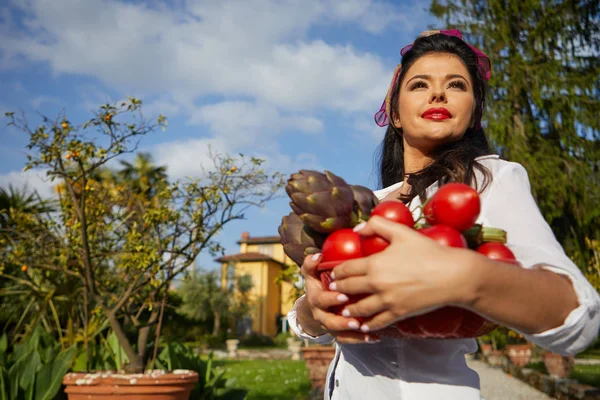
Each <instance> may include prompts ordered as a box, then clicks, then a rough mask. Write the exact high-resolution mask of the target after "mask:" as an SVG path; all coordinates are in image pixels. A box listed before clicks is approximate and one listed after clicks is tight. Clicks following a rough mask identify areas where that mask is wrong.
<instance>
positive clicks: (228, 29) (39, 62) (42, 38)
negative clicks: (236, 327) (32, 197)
mask: <svg viewBox="0 0 600 400" xmlns="http://www.w3.org/2000/svg"><path fill="white" fill-rule="evenodd" d="M0 3H1V5H0V112H1V115H2V116H4V113H5V112H6V111H19V110H23V111H24V112H25V113H26V114H27V115H28V117H29V118H30V119H31V121H32V122H36V121H39V120H36V115H37V113H40V114H43V115H46V116H48V117H55V116H56V115H57V113H58V112H60V111H61V110H65V111H66V113H67V115H68V116H69V119H70V120H71V121H74V122H76V123H80V122H84V121H86V120H87V119H89V118H90V116H91V112H90V111H91V110H92V109H95V108H96V107H98V106H99V105H101V104H104V103H113V102H115V101H117V100H120V99H123V98H124V97H125V96H128V95H129V96H134V97H138V98H140V99H142V100H143V102H144V112H145V115H146V116H152V115H158V113H162V114H164V115H166V116H167V117H168V118H169V126H168V129H167V131H166V132H164V133H163V132H161V131H160V130H158V131H156V132H155V133H153V134H151V135H149V136H147V137H146V138H145V139H144V140H143V141H142V143H141V149H140V150H143V151H149V152H150V153H152V155H153V156H154V158H155V161H156V162H157V163H158V164H160V165H166V166H167V168H168V173H169V175H170V177H171V178H181V177H186V176H198V174H199V173H200V166H201V163H202V160H203V159H205V158H206V153H207V150H208V147H207V146H208V145H209V144H210V145H211V146H213V148H215V149H216V150H218V151H220V152H228V153H231V154H236V153H238V152H243V153H245V154H248V155H256V156H259V157H262V158H264V159H266V160H267V166H268V168H269V169H270V170H278V171H281V172H283V173H285V174H290V173H292V172H294V171H297V170H299V169H317V170H324V169H328V170H330V171H332V172H334V173H336V174H338V175H340V176H342V177H343V178H344V179H346V181H348V182H349V183H352V184H361V185H364V186H367V187H370V188H376V184H377V179H376V170H375V169H374V166H375V165H374V159H373V154H374V152H375V151H376V149H377V146H378V144H379V141H380V140H381V139H382V137H383V134H384V129H383V128H378V127H377V126H376V125H375V124H374V123H373V114H374V113H375V112H376V111H377V110H378V109H379V107H380V105H381V102H382V100H383V97H384V95H385V92H386V89H387V86H388V84H389V80H390V79H391V73H392V70H393V69H394V67H395V65H396V64H397V62H398V61H399V50H400V49H401V48H402V47H403V46H404V45H405V44H407V43H410V42H411V41H412V40H413V38H414V37H416V36H417V35H418V33H419V32H421V31H423V30H425V29H427V28H428V27H430V26H432V25H435V24H436V21H435V19H434V18H433V17H431V16H430V15H428V13H427V12H426V10H425V8H426V7H427V4H425V3H422V2H419V1H412V0H402V1H393V2H392V1H389V2H385V1H375V0H343V1H342V0H321V1H317V0H293V1H291V0H290V1H275V0H227V1H222V0H197V1H193V0H172V1H166V2H163V1H117V0H15V1H11V0H9V1H7V0H5V1H4V2H0ZM26 141H27V138H26V137H25V135H24V134H22V133H20V132H17V131H15V130H13V129H10V128H7V127H6V124H5V123H2V124H1V125H0V143H1V144H0V185H2V186H3V185H7V184H9V183H10V184H15V185H24V184H27V185H28V186H30V187H32V188H36V189H38V190H39V191H40V192H41V193H43V194H44V193H50V190H49V188H50V185H49V183H48V182H45V181H44V180H43V179H41V178H40V175H38V174H36V172H35V171H33V172H28V173H27V174H23V173H22V172H21V170H22V168H23V166H24V163H25V159H26V158H25V154H26V153H25V151H26V149H25V144H26ZM288 212H289V205H288V199H287V198H281V199H279V200H277V201H274V202H271V203H269V204H268V206H267V207H266V208H265V209H261V210H258V209H256V210H252V211H250V212H248V213H247V214H246V217H247V218H246V220H244V221H235V222H233V223H231V224H230V225H229V226H228V227H226V229H225V230H224V232H223V233H222V234H221V235H220V237H219V240H220V241H221V243H222V244H223V245H224V246H225V248H226V249H227V251H226V252H227V253H228V254H231V253H236V252H237V251H238V245H237V244H236V241H237V240H238V239H239V237H240V234H241V232H243V231H248V232H250V234H251V235H252V236H262V235H274V234H277V227H278V225H279V223H280V221H281V217H282V216H283V215H285V214H287V213H288ZM197 265H198V266H200V267H202V268H204V269H211V268H214V267H216V266H217V264H216V263H215V262H214V261H213V260H212V257H210V256H209V255H202V256H201V257H199V259H198V260H197Z"/></svg>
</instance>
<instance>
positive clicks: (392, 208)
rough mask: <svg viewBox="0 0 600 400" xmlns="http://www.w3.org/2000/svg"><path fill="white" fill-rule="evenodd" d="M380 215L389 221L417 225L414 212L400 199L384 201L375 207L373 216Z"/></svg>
mask: <svg viewBox="0 0 600 400" xmlns="http://www.w3.org/2000/svg"><path fill="white" fill-rule="evenodd" d="M373 215H378V216H380V217H383V218H385V219H387V220H389V221H392V222H396V223H399V224H403V225H406V226H410V227H411V228H412V227H413V226H414V225H415V220H414V218H413V216H412V213H411V212H410V210H409V209H408V207H406V205H405V204H404V203H402V202H400V201H394V200H388V201H383V202H381V203H379V204H377V205H376V206H375V208H373V211H371V216H373Z"/></svg>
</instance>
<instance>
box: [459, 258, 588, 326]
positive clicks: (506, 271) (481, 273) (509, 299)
mask: <svg viewBox="0 0 600 400" xmlns="http://www.w3.org/2000/svg"><path fill="white" fill-rule="evenodd" d="M465 257H466V259H465V261H466V264H465V265H467V267H466V268H467V271H466V274H465V276H466V279H467V280H468V283H466V284H467V287H468V289H467V296H466V299H465V300H466V301H465V304H464V305H466V306H467V307H468V308H470V309H472V310H473V311H476V312H478V313H480V314H482V315H484V316H486V317H488V318H489V319H491V320H493V321H496V322H497V323H500V324H502V325H505V326H509V327H512V328H514V329H516V330H519V331H520V332H523V333H527V334H533V333H539V332H544V331H546V330H548V329H552V328H555V327H558V326H560V325H562V324H563V323H564V321H565V319H566V318H567V316H568V315H569V313H570V312H571V311H573V310H574V309H575V308H577V306H578V300H577V295H576V293H575V290H574V289H573V285H572V283H571V282H570V280H569V279H568V278H567V277H565V276H561V275H559V274H556V273H554V272H551V271H548V270H544V269H540V268H534V269H524V268H522V267H520V266H518V265H511V264H506V263H499V262H496V261H492V260H489V259H487V258H486V257H483V256H480V255H479V254H472V253H470V252H469V254H465Z"/></svg>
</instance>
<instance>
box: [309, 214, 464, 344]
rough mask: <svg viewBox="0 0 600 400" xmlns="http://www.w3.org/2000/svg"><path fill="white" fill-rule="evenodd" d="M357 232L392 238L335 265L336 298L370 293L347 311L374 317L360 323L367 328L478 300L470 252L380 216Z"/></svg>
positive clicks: (356, 315)
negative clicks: (376, 249)
mask: <svg viewBox="0 0 600 400" xmlns="http://www.w3.org/2000/svg"><path fill="white" fill-rule="evenodd" d="M355 230H356V231H358V232H359V233H360V234H361V235H365V236H369V235H379V236H381V237H383V238H384V239H386V240H387V241H389V242H390V245H389V246H388V247H387V248H386V249H385V250H384V251H382V252H380V253H377V254H374V255H372V256H370V257H365V258H359V259H355V260H349V261H346V262H344V263H342V264H340V265H338V266H336V267H335V268H334V269H333V274H334V279H335V281H334V282H332V283H331V285H330V287H329V288H330V289H331V290H332V292H330V293H332V296H337V295H338V293H344V294H348V295H354V294H369V296H367V297H365V298H364V299H362V300H360V301H358V302H357V303H355V304H349V305H347V306H346V307H345V308H344V311H343V315H344V316H346V317H369V318H367V319H366V320H365V321H364V323H363V324H362V325H361V326H360V329H361V330H362V331H363V332H373V331H377V330H379V329H382V328H385V327H387V326H389V325H391V324H393V323H394V322H396V321H398V320H401V319H404V318H407V317H410V316H414V315H419V314H423V313H426V312H429V311H431V310H434V309H436V308H439V307H442V306H445V305H450V304H454V305H463V306H468V305H469V303H470V302H472V301H473V300H474V298H475V293H474V292H475V289H474V288H475V286H474V285H471V284H470V282H469V281H470V280H469V272H468V271H469V264H470V261H471V260H470V259H469V257H468V254H469V253H468V252H467V251H465V250H462V249H455V248H450V247H444V246H441V245H439V244H438V243H437V242H435V241H434V240H432V239H430V238H428V237H426V236H424V235H423V234H421V233H419V232H417V231H415V230H414V229H412V228H409V227H407V226H404V225H401V224H396V223H394V222H391V221H387V220H385V219H383V218H381V217H377V216H374V217H372V218H370V219H369V221H368V222H367V223H366V224H364V225H360V226H357V227H356V228H355ZM334 293H335V295H334ZM318 315H320V314H318ZM336 322H337V321H336ZM340 324H341V321H340Z"/></svg>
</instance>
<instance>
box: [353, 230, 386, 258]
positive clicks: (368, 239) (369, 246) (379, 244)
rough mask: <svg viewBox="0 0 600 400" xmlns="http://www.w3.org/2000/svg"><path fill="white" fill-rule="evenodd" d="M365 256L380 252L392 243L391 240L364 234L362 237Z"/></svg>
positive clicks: (361, 241) (361, 242) (361, 243)
mask: <svg viewBox="0 0 600 400" xmlns="http://www.w3.org/2000/svg"><path fill="white" fill-rule="evenodd" d="M360 245H361V247H362V252H363V256H365V257H368V256H370V255H371V254H375V253H379V252H380V251H383V250H385V248H386V247H388V246H389V245H390V242H388V241H387V240H385V239H384V238H382V237H381V236H375V235H373V236H362V237H361V238H360Z"/></svg>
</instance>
